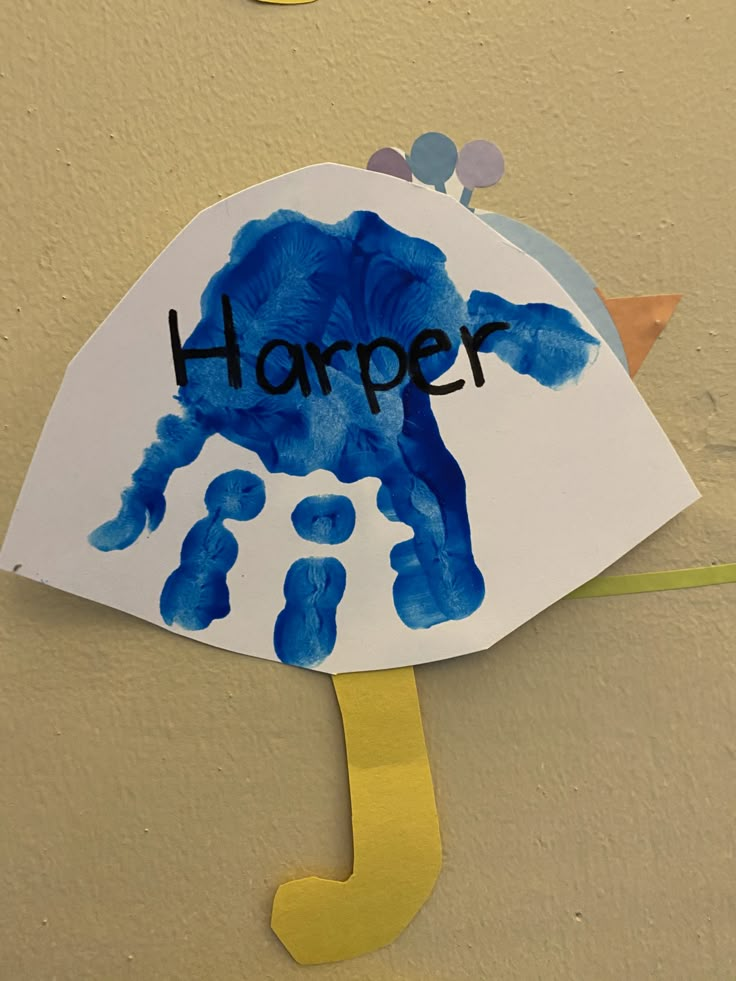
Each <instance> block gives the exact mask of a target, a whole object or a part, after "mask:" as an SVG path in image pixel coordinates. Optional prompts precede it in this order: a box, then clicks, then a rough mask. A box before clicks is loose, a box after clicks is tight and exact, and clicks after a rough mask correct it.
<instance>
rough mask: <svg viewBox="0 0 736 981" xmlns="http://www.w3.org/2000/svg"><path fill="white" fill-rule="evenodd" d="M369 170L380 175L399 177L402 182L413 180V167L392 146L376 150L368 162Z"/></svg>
mask: <svg viewBox="0 0 736 981" xmlns="http://www.w3.org/2000/svg"><path fill="white" fill-rule="evenodd" d="M366 169H367V170H375V171H376V173H378V174H389V175H390V176H391V177H399V178H401V180H402V181H409V182H411V180H412V173H411V167H410V166H409V164H408V163H407V162H406V159H405V157H404V156H403V155H402V154H401V153H399V151H398V150H394V149H392V148H391V147H390V146H385V147H383V149H382V150H376V152H375V153H374V154H373V156H372V157H371V159H370V160H369V161H368V167H367V168H366Z"/></svg>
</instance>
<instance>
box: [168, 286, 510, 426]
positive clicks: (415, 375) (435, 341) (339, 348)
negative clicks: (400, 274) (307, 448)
mask: <svg viewBox="0 0 736 981" xmlns="http://www.w3.org/2000/svg"><path fill="white" fill-rule="evenodd" d="M222 315H223V329H224V341H225V343H224V344H223V345H222V346H220V347H208V348H186V349H185V348H183V347H182V344H181V338H180V336H179V320H178V315H177V312H176V310H170V311H169V335H170V338H171V353H172V356H173V359H174V373H175V376H176V383H177V385H180V386H183V385H187V384H188V383H189V376H188V373H187V362H188V361H190V360H199V359H203V358H222V359H223V360H224V361H225V363H226V366H227V381H228V385H229V386H230V387H231V388H242V385H243V377H242V364H241V355H240V346H239V344H238V339H237V334H236V331H235V325H234V322H233V314H232V306H231V303H230V298H229V297H228V296H226V295H224V294H223V297H222ZM508 329H509V324H507V323H501V322H493V323H487V324H483V326H482V327H479V328H478V329H477V330H475V331H470V330H468V328H467V327H460V341H461V343H462V347H463V349H464V351H465V354H466V356H467V360H468V364H469V366H470V372H471V375H472V378H473V383H474V385H475V386H476V388H481V387H482V386H483V385H484V384H485V377H484V375H483V366H482V364H481V360H480V357H479V352H480V349H481V346H482V344H483V342H484V341H485V340H486V338H487V337H489V336H490V335H491V334H493V333H495V332H497V331H502V330H508ZM453 347H454V345H453V342H452V340H451V339H450V335H449V334H448V333H447V332H446V331H444V330H439V329H436V328H427V329H425V330H420V331H419V333H418V334H417V335H416V336H415V337H414V338H413V340H412V341H411V343H410V345H409V347H408V349H407V348H404V346H403V345H401V344H399V342H398V341H396V340H394V339H393V338H392V337H377V338H376V339H375V340H373V341H370V342H369V343H368V344H353V343H352V342H351V341H347V340H344V341H335V342H334V343H333V344H330V345H328V346H327V347H325V348H322V347H320V346H319V344H315V343H313V342H312V341H308V342H307V343H306V344H304V345H302V344H295V343H294V342H293V341H287V340H283V339H281V338H274V339H273V340H270V341H267V342H266V343H265V344H264V345H263V347H262V348H261V349H260V351H259V352H258V356H257V358H256V363H255V380H256V384H257V385H258V387H259V388H261V389H262V390H263V391H264V392H267V393H268V394H269V395H287V394H288V393H289V392H291V391H293V390H294V389H295V387H296V386H299V391H300V392H301V394H302V395H303V396H304V397H305V398H308V397H309V396H310V395H311V394H312V392H313V391H314V390H315V385H314V384H313V382H316V385H317V386H318V387H319V390H320V391H321V393H322V394H323V395H329V394H330V393H331V392H332V382H331V380H330V376H329V374H328V370H327V369H328V368H330V366H331V364H332V359H333V358H334V357H335V355H336V354H338V353H344V354H350V353H353V355H354V357H355V358H356V360H357V366H358V374H359V376H360V380H361V383H362V386H363V391H364V392H365V397H366V401H367V402H368V405H369V407H370V410H371V412H372V413H373V414H374V415H377V414H378V413H379V412H380V411H381V406H380V403H379V401H378V393H379V392H388V391H390V390H391V389H392V388H396V386H397V385H400V384H401V383H402V382H403V381H404V379H405V378H407V376H408V377H409V378H410V379H411V381H412V382H413V383H414V384H415V385H416V387H417V388H419V389H420V390H421V391H422V392H426V393H427V394H428V395H451V394H452V393H453V392H459V391H460V390H461V389H462V388H464V387H465V379H464V378H457V379H456V380H455V381H451V382H445V383H444V384H441V385H438V384H435V383H434V382H430V381H429V380H428V379H427V377H426V375H425V372H424V367H423V364H422V362H424V361H426V359H427V358H431V357H433V356H435V355H437V354H443V353H446V352H448V351H451V350H452V349H453ZM277 351H282V352H285V354H286V357H287V362H288V365H289V367H288V370H287V371H286V373H285V374H283V366H282V369H281V370H282V376H281V377H279V378H274V371H273V365H271V366H269V359H271V358H272V355H273V354H274V352H277ZM385 351H389V352H390V353H391V355H392V356H393V358H394V359H395V367H394V369H393V374H392V375H391V376H390V377H388V378H386V377H376V372H375V370H374V369H375V355H376V354H379V352H385ZM381 360H383V358H381ZM279 361H280V362H283V357H280V358H279Z"/></svg>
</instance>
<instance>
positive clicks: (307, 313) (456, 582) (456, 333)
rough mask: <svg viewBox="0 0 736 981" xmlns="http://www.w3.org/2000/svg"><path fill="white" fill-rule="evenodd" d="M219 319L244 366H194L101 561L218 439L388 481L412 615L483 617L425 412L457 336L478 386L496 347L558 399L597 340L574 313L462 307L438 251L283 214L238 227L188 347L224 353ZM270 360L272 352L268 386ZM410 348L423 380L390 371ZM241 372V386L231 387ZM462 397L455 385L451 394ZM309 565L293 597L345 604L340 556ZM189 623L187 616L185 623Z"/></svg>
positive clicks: (448, 463)
mask: <svg viewBox="0 0 736 981" xmlns="http://www.w3.org/2000/svg"><path fill="white" fill-rule="evenodd" d="M224 309H225V310H226V313H227V315H228V317H230V318H231V320H230V330H231V332H232V334H233V338H234V341H236V342H237V348H236V350H237V352H238V363H237V364H236V365H233V364H232V363H231V361H228V368H227V371H226V370H225V367H224V362H223V360H222V359H218V358H214V357H209V358H204V357H203V358H201V359H194V358H192V359H191V360H189V361H188V362H187V371H186V384H182V385H180V388H179V393H178V395H177V396H176V397H177V399H178V401H179V403H180V405H181V407H182V414H181V415H168V416H165V417H164V418H162V419H161V420H160V421H159V423H158V427H157V437H158V438H157V440H156V441H155V442H154V443H153V444H152V445H151V446H149V447H148V449H147V450H146V451H145V452H144V455H143V461H142V463H141V465H140V466H139V467H138V469H137V470H136V471H135V472H134V473H133V475H132V482H131V485H130V486H129V487H128V488H126V489H125V490H124V491H123V493H122V495H121V507H120V511H119V513H118V515H117V516H116V517H115V518H113V519H112V520H111V521H108V522H106V523H105V524H103V525H101V526H100V527H99V528H97V529H96V530H95V531H94V532H93V533H92V534H91V535H90V543H91V544H92V545H93V546H94V547H96V548H98V549H101V550H102V551H111V550H115V549H123V548H127V547H129V546H130V545H132V544H133V542H135V540H136V539H137V538H138V537H139V536H140V534H141V533H142V531H143V530H144V528H145V526H146V522H148V526H149V529H150V530H151V531H154V530H155V529H156V527H157V526H158V525H159V524H160V522H161V520H162V518H163V516H164V512H165V507H166V501H165V496H164V494H165V490H166V486H167V483H168V480H169V478H170V476H171V474H172V473H173V471H174V470H176V469H177V468H179V467H183V466H187V465H188V464H190V463H191V462H192V461H193V460H194V459H196V457H197V455H198V454H199V452H200V450H201V449H202V447H203V445H204V444H205V442H206V441H207V439H208V438H209V437H210V436H212V435H214V434H219V435H221V436H224V437H225V438H226V439H228V440H230V441H232V442H233V443H235V444H237V445H239V446H242V447H244V448H245V449H248V450H251V451H252V452H255V453H256V454H257V455H258V456H259V458H260V459H261V461H262V463H263V465H264V466H265V467H266V469H267V470H268V471H270V472H271V473H284V474H290V475H293V476H304V475H307V474H309V473H312V472H314V471H315V470H320V469H324V470H327V471H330V472H331V473H333V474H334V475H335V476H336V477H337V478H338V480H340V481H342V482H343V483H346V484H349V483H353V482H356V481H358V480H361V479H363V478H365V477H375V478H378V479H379V480H380V482H381V491H380V492H379V495H378V507H379V509H380V510H381V511H382V512H383V513H384V514H385V516H386V517H387V518H390V519H392V520H396V521H399V522H402V523H403V524H405V525H407V526H408V527H409V528H410V529H411V532H412V537H411V538H410V539H408V540H407V541H404V542H402V543H400V544H398V545H396V546H395V547H394V549H393V550H392V554H391V566H392V568H393V569H394V571H395V572H396V579H395V582H394V588H393V598H394V605H395V608H396V611H397V614H398V615H399V617H400V618H401V620H402V621H403V622H404V623H405V624H406V625H407V626H409V627H411V628H428V627H431V626H433V625H434V624H437V623H441V622H445V621H448V620H459V619H462V618H464V617H467V616H470V615H471V614H472V613H474V612H475V610H477V609H478V607H479V606H480V604H481V603H482V601H483V598H484V595H485V584H484V580H483V576H482V574H481V572H480V570H479V569H478V567H477V565H476V563H475V561H474V557H473V551H472V541H471V530H470V523H469V519H468V513H467V506H466V491H465V478H464V476H463V473H462V471H461V469H460V467H459V466H458V464H457V462H456V460H455V459H454V458H453V456H452V454H451V453H450V451H449V450H448V449H447V447H446V446H445V445H444V442H443V440H442V436H441V433H440V431H439V427H438V425H437V422H436V420H435V417H434V414H433V411H432V407H431V395H430V391H432V392H434V391H436V390H437V389H436V387H434V386H433V383H434V382H435V381H436V380H437V379H438V378H439V377H440V376H441V375H443V374H444V373H445V372H446V371H448V369H450V368H451V367H452V366H453V364H454V363H455V360H456V357H457V353H458V350H459V349H460V345H461V343H462V344H463V345H464V346H465V349H466V351H467V353H468V357H469V360H470V365H471V368H472V373H473V379H474V381H475V384H476V385H480V384H483V376H482V369H481V367H480V358H479V356H480V355H481V354H487V353H493V354H495V355H496V356H497V357H498V358H500V359H501V360H502V361H504V362H505V363H507V364H508V365H510V367H511V368H513V370H515V371H517V372H519V373H521V374H527V375H529V376H531V377H532V378H534V379H535V380H536V381H537V382H539V383H540V384H542V385H544V386H546V387H548V388H558V387H560V386H561V385H563V384H565V383H567V382H570V381H573V380H576V379H577V378H579V377H580V375H581V374H582V372H583V371H584V369H585V367H586V366H587V365H588V364H589V363H590V362H591V360H592V359H593V358H594V356H595V354H596V352H597V348H598V344H599V342H598V340H597V339H596V338H594V337H592V336H591V335H589V334H588V333H586V332H585V331H584V330H583V329H582V328H581V327H580V325H579V324H578V322H577V321H576V320H575V318H574V317H573V316H572V315H571V314H570V313H568V312H567V311H566V310H563V309H559V308H556V307H553V306H550V305H548V304H528V305H517V304H513V303H509V302H508V301H506V300H504V299H502V298H501V297H499V296H496V295H495V294H492V293H482V292H478V291H475V292H473V293H472V294H471V296H470V298H469V300H468V301H467V302H465V301H464V300H463V299H462V297H461V296H460V295H459V293H458V292H457V290H456V288H455V286H454V284H453V282H452V281H451V279H450V278H449V276H448V274H447V271H446V268H445V256H444V254H443V253H442V252H441V251H440V250H439V249H438V248H437V247H436V246H434V245H432V244H431V243H429V242H427V241H425V240H423V239H418V238H411V237H409V236H408V235H406V234H404V233H402V232H399V231H397V230H396V229H394V228H392V227H391V226H390V225H388V224H387V223H386V222H384V221H383V220H382V219H381V218H380V217H379V216H378V215H376V214H373V213H372V212H354V213H353V214H352V215H350V217H348V218H347V219H345V220H344V221H342V222H338V223H336V224H334V225H326V224H322V223H319V222H316V221H313V220H311V219H308V218H306V217H304V216H303V215H301V214H298V213H296V212H293V211H279V212H276V213H274V214H273V215H272V216H271V217H270V218H267V219H265V220H261V221H252V222H249V223H248V224H247V225H245V226H244V227H243V228H242V229H241V230H240V232H239V233H238V234H237V236H236V238H235V240H234V243H233V247H232V251H231V254H230V260H229V262H228V263H227V264H226V265H225V266H224V267H223V268H222V269H221V270H220V271H219V272H218V273H216V274H215V275H214V276H213V277H212V279H211V280H210V282H209V284H208V286H207V288H206V289H205V292H204V294H203V297H202V318H201V320H200V322H199V323H198V325H197V327H196V328H195V330H194V331H193V333H192V334H191V336H190V337H189V339H188V340H187V341H186V343H185V344H184V347H183V350H184V353H185V354H186V352H190V353H191V352H193V351H198V350H199V351H201V350H203V349H204V350H206V349H210V350H215V349H217V350H223V349H222V347H221V345H222V339H223V310H224ZM226 326H227V325H226ZM494 326H495V328H498V329H492V328H494ZM434 327H445V328H447V330H448V332H447V333H446V334H444V338H445V339H446V342H442V343H435V344H434V346H432V345H431V344H430V346H429V347H427V346H426V344H425V346H424V347H423V348H421V345H420V348H419V349H417V348H416V339H417V337H418V335H420V334H422V333H424V334H426V335H429V334H435V335H437V334H439V333H440V332H439V331H431V330H428V329H427V328H434ZM461 327H462V328H463V331H462V332H461V331H460V328H461ZM486 328H488V329H486ZM468 338H469V339H470V340H468ZM377 339H381V341H380V343H377ZM226 340H227V338H226ZM413 342H414V346H413ZM264 350H268V351H269V352H270V353H269V359H268V364H267V367H268V381H267V383H266V382H265V381H264V379H263V377H262V376H263V374H264V366H263V359H262V354H263V351H264ZM409 350H411V351H416V350H419V355H420V356H421V358H422V360H421V372H419V373H417V371H416V370H415V371H413V372H412V371H408V370H406V368H405V366H404V369H403V370H402V371H399V370H398V369H397V360H398V361H401V357H402V352H406V351H409ZM232 351H233V348H232V347H230V348H229V354H230V355H232ZM303 352H307V355H308V357H309V358H311V363H309V364H308V359H307V358H305V357H304V353H303ZM315 352H316V353H315ZM356 352H357V355H358V356H357V357H356ZM259 354H260V357H259ZM297 355H298V356H299V357H300V358H302V362H301V364H299V363H298V362H297ZM430 355H431V356H430ZM410 360H411V359H410ZM399 367H401V366H399ZM415 368H416V365H415ZM235 374H237V379H238V383H239V385H240V387H235V385H234V384H233V383H232V379H233V376H234V375H235ZM297 375H298V380H299V384H296V380H297ZM310 377H311V379H312V381H311V382H310V380H309V379H310ZM228 380H230V383H228ZM368 381H369V382H370V388H369V387H368ZM460 386H461V382H459V381H456V382H454V383H452V384H450V385H447V386H443V388H444V389H445V390H447V391H451V390H457V389H458V388H459V387H460ZM274 392H279V393H280V394H272V393H274ZM378 393H380V406H379V404H378ZM205 520H206V519H205ZM196 527H197V526H195V528H196ZM193 531H194V529H193ZM191 534H192V533H190V535H191ZM195 537H196V536H195ZM188 539H189V536H188ZM193 541H194V539H193ZM207 561H210V560H207ZM218 561H222V560H221V559H220V558H218ZM300 561H302V562H306V561H312V560H300ZM314 561H318V562H319V563H322V564H321V565H320V566H319V569H320V570H321V571H320V572H319V575H318V574H317V566H309V567H308V568H307V567H306V566H299V568H298V569H296V570H295V569H294V567H292V570H290V572H293V575H292V582H293V583H295V584H296V585H295V586H294V590H293V593H294V596H295V597H298V596H299V595H303V596H304V595H306V594H309V595H310V596H311V597H312V600H313V599H314V597H315V595H316V594H315V591H314V589H313V588H312V587H313V586H314V584H315V583H321V585H319V590H321V591H322V592H321V593H320V595H321V596H324V597H327V599H326V600H325V602H327V603H328V605H329V604H332V603H333V602H334V605H335V607H336V606H337V603H338V602H339V600H340V598H341V596H342V592H343V590H344V570H343V575H342V578H341V575H340V573H339V572H338V568H337V567H338V566H339V565H340V564H339V562H338V563H337V566H333V565H329V566H327V565H325V564H324V563H325V562H329V561H330V560H314ZM332 561H334V562H337V560H332ZM340 568H342V567H341V566H340ZM287 579H288V577H287ZM328 580H329V581H328ZM305 583H306V584H309V583H311V584H312V585H311V586H309V588H307V586H306V585H305ZM223 585H224V588H225V589H226V588H227V587H226V583H224V579H222V581H221V587H222V586H223ZM316 588H317V587H315V589H316ZM310 590H311V593H310ZM319 590H318V591H319ZM165 592H166V590H165ZM338 594H339V595H338ZM294 603H296V604H298V603H301V604H302V606H301V609H302V612H303V613H305V616H306V612H305V611H306V606H305V603H306V600H305V599H302V600H299V599H294V600H293V602H292V609H294V608H295V607H294ZM164 606H165V604H163V597H162V613H163V615H164V618H166V617H167V616H170V614H171V611H170V609H169V607H168V606H166V609H164ZM288 607H289V597H288V596H287V608H288ZM222 609H224V606H223V607H222ZM219 615H224V614H222V613H220V614H219ZM184 616H186V614H184V613H183V612H181V611H180V613H179V617H180V619H179V620H178V621H177V622H182V623H183V621H182V619H181V618H182V617H184ZM195 621H196V618H192V622H195ZM190 629H199V628H198V627H197V626H194V627H193V628H190ZM279 629H280V628H279ZM332 643H333V645H334V639H333V641H332ZM327 646H330V645H329V643H328V644H327ZM325 649H326V648H325V646H324V645H323V646H322V648H321V650H323V651H324V650H325ZM331 649H332V648H331V647H330V650H331ZM328 653H329V652H328ZM321 656H322V655H320V657H321ZM325 656H326V655H325Z"/></svg>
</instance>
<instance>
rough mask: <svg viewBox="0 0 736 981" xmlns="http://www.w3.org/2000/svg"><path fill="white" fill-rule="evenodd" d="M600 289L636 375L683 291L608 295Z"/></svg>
mask: <svg viewBox="0 0 736 981" xmlns="http://www.w3.org/2000/svg"><path fill="white" fill-rule="evenodd" d="M596 292H597V293H598V295H599V296H600V298H601V300H602V301H603V303H604V304H605V307H606V309H607V310H608V312H609V314H610V316H611V319H612V320H613V322H614V324H615V325H616V330H617V331H618V334H619V337H620V338H621V343H622V344H623V346H624V351H625V352H626V359H627V361H628V363H629V372H630V373H631V376H632V378H633V376H634V375H635V374H636V373H637V371H638V370H639V368H641V366H642V364H643V362H644V359H645V358H646V356H647V355H648V354H649V352H650V351H651V349H652V347H653V346H654V342H655V341H656V340H657V338H658V337H659V336H660V334H661V333H662V331H663V330H664V329H665V327H666V326H667V324H668V323H669V321H670V318H671V317H672V314H673V313H674V312H675V309H676V308H677V305H678V303H679V302H680V300H681V299H682V294H681V293H663V294H658V295H655V296H619V297H606V296H604V295H603V293H602V292H601V290H600V289H596Z"/></svg>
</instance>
